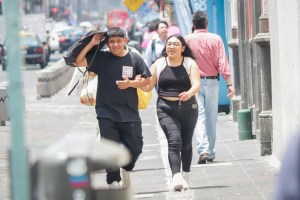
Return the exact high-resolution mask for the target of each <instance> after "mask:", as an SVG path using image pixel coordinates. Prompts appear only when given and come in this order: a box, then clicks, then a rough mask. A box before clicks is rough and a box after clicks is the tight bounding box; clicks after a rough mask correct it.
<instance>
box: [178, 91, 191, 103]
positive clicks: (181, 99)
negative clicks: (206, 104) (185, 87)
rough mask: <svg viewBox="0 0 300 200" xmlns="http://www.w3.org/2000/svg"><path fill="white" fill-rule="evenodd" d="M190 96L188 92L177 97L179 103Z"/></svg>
mask: <svg viewBox="0 0 300 200" xmlns="http://www.w3.org/2000/svg"><path fill="white" fill-rule="evenodd" d="M191 96H192V95H191V94H190V93H189V92H182V93H180V94H179V95H178V97H179V101H187V100H189V99H190V98H191Z"/></svg>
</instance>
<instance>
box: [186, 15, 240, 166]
mask: <svg viewBox="0 0 300 200" xmlns="http://www.w3.org/2000/svg"><path fill="white" fill-rule="evenodd" d="M192 22H193V28H194V30H195V31H194V32H193V33H192V34H190V35H187V36H186V37H185V40H186V42H187V43H188V44H189V46H190V47H191V49H192V50H193V53H194V55H195V57H196V59H197V60H196V62H197V64H198V67H199V70H200V76H201V89H200V91H199V92H198V107H199V112H198V122H197V125H196V128H195V136H196V140H197V149H198V153H199V155H200V157H199V160H198V164H204V163H206V161H208V162H213V160H214V159H215V154H216V153H215V143H216V124H217V116H218V92H219V82H218V80H219V72H221V74H222V76H223V78H224V79H225V80H226V82H227V88H228V95H227V97H228V98H232V97H233V95H234V93H235V90H234V88H233V86H232V83H231V80H230V76H231V73H230V69H229V64H228V61H227V57H226V53H225V48H224V44H223V41H222V39H221V37H220V36H218V35H216V34H213V33H209V32H208V31H207V27H208V17H207V14H206V13H205V12H202V11H198V12H196V13H194V14H193V16H192Z"/></svg>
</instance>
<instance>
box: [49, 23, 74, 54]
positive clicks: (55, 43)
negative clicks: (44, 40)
mask: <svg viewBox="0 0 300 200" xmlns="http://www.w3.org/2000/svg"><path fill="white" fill-rule="evenodd" d="M73 28H74V27H72V26H58V27H56V28H54V29H53V30H52V32H51V34H50V37H49V41H48V43H49V46H50V49H51V53H54V52H55V51H56V50H59V37H60V36H61V33H62V31H63V30H68V29H73Z"/></svg>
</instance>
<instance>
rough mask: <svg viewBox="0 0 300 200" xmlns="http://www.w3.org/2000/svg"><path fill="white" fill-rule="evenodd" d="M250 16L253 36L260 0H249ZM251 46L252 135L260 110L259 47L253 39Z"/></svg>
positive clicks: (259, 10)
mask: <svg viewBox="0 0 300 200" xmlns="http://www.w3.org/2000/svg"><path fill="white" fill-rule="evenodd" d="M251 7H252V9H251V11H252V13H251V17H252V35H253V37H255V36H256V35H257V34H258V33H260V23H259V22H260V21H259V18H260V16H261V14H262V11H261V0H252V1H251ZM251 47H252V88H253V89H252V93H253V104H252V108H250V109H251V113H252V120H253V123H252V132H253V135H257V132H259V128H260V127H259V114H260V112H261V69H260V61H261V59H260V56H261V54H260V47H259V46H258V45H257V43H255V41H254V40H252V42H251Z"/></svg>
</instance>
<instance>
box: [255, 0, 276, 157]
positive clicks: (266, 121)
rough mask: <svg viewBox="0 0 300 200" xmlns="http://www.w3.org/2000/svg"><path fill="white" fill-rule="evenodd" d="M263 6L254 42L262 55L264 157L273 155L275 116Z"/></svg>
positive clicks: (261, 135) (261, 136) (260, 134)
mask: <svg viewBox="0 0 300 200" xmlns="http://www.w3.org/2000/svg"><path fill="white" fill-rule="evenodd" d="M262 6H263V8H262V11H263V13H262V15H261V17H260V19H259V20H260V33H259V34H257V35H256V37H255V39H254V41H255V42H256V43H257V44H258V45H259V47H260V53H261V91H262V111H261V113H260V114H259V125H260V132H258V134H257V138H258V140H259V142H260V147H261V155H262V156H264V155H271V154H272V140H273V119H272V116H273V115H272V82H271V81H272V80H271V56H270V33H269V17H268V1H267V0H262Z"/></svg>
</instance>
